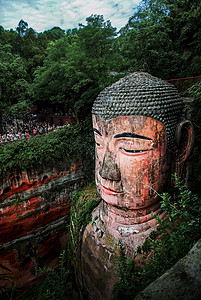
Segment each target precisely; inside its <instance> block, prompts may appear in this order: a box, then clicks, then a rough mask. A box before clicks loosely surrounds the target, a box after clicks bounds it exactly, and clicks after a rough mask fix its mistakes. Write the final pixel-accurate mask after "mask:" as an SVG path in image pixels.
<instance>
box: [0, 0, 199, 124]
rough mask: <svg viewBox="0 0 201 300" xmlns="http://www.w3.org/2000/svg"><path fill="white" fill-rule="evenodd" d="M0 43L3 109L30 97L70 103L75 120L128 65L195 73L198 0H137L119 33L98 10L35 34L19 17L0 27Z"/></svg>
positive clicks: (170, 74) (160, 72) (166, 73)
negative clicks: (68, 25) (78, 20)
mask: <svg viewBox="0 0 201 300" xmlns="http://www.w3.org/2000/svg"><path fill="white" fill-rule="evenodd" d="M0 44H1V48H0V51H1V57H0V65H1V77H0V97H1V98H0V101H1V103H0V111H1V114H2V113H3V111H4V112H5V111H6V110H7V109H8V108H9V107H10V105H13V104H17V103H18V102H20V101H29V103H30V101H31V103H32V105H34V104H35V103H40V104H41V105H43V106H47V105H51V104H54V105H60V106H62V107H66V108H68V109H69V108H70V109H71V111H72V112H73V114H74V116H75V117H76V118H77V119H78V120H79V119H80V118H85V117H86V115H87V114H88V113H89V112H90V110H91V105H92V103H93V101H94V99H95V97H96V96H97V94H98V93H99V91H100V90H102V89H103V88H104V87H106V86H107V85H109V84H111V83H112V82H114V81H116V80H118V79H119V78H120V77H121V76H124V75H125V74H128V73H130V72H135V71H147V72H149V73H151V74H152V75H154V76H158V77H161V78H163V79H166V80H167V79H170V78H179V77H188V76H192V77H193V76H197V75H200V65H201V55H200V53H201V2H200V1H199V0H182V1H180V0H142V1H141V2H140V5H139V7H138V9H137V11H136V12H135V13H134V14H133V15H132V16H131V17H130V18H129V20H128V22H127V24H126V25H125V26H124V27H123V28H122V29H121V30H120V31H119V32H117V30H116V28H114V27H113V26H112V24H111V22H110V21H109V20H107V21H105V20H104V17H103V16H102V15H91V16H89V17H87V18H86V25H83V24H79V25H78V27H77V28H72V29H71V28H69V29H67V30H63V29H61V28H60V27H53V28H52V29H50V30H46V31H44V32H40V33H37V32H36V31H35V30H34V29H33V28H30V27H29V26H28V23H27V22H26V21H24V20H20V22H19V24H18V26H17V27H16V30H13V29H11V30H5V29H4V28H3V27H2V26H0ZM18 107H24V106H23V104H22V103H21V104H20V105H18ZM15 112H16V110H15V109H13V113H14V114H15Z"/></svg>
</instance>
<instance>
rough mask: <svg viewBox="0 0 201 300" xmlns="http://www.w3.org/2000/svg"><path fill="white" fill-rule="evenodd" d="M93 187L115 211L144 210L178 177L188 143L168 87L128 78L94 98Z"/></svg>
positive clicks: (140, 76) (186, 125)
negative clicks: (174, 173) (94, 165)
mask: <svg viewBox="0 0 201 300" xmlns="http://www.w3.org/2000/svg"><path fill="white" fill-rule="evenodd" d="M92 118H93V128H94V136H95V144H96V146H95V147H96V151H95V152H96V170H95V177H96V185H97V189H98V192H99V193H100V195H101V197H102V199H103V200H104V201H105V202H107V203H108V204H109V205H112V206H114V207H117V208H120V209H132V210H138V209H141V210H142V209H147V208H148V207H151V206H153V205H155V204H156V202H158V198H157V197H156V195H158V194H160V193H161V192H163V191H164V190H166V189H167V187H168V186H170V182H171V174H172V173H173V172H175V171H177V172H178V175H179V176H181V174H182V168H183V165H184V162H185V160H186V159H187V157H188V155H189V153H190V151H191V148H192V141H193V129H192V125H191V122H190V121H187V120H185V107H184V102H183V99H182V98H181V97H180V95H179V94H178V92H177V90H176V89H175V88H174V86H173V85H171V84H169V83H167V82H165V81H163V80H161V79H159V78H156V77H153V76H151V75H150V74H148V73H142V72H136V73H132V74H130V75H128V76H126V77H124V78H122V79H120V80H119V81H117V82H116V83H114V84H112V85H111V86H110V87H107V88H106V89H104V90H103V91H102V92H101V93H100V94H99V95H98V97H97V99H96V100H95V102H94V104H93V108H92Z"/></svg>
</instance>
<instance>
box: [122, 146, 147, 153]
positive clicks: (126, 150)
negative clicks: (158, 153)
mask: <svg viewBox="0 0 201 300" xmlns="http://www.w3.org/2000/svg"><path fill="white" fill-rule="evenodd" d="M119 149H120V150H121V152H123V153H124V152H125V154H126V153H128V154H135V153H143V152H146V151H149V149H145V150H132V149H125V148H122V147H120V148H119Z"/></svg>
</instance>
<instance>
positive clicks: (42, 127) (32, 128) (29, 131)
mask: <svg viewBox="0 0 201 300" xmlns="http://www.w3.org/2000/svg"><path fill="white" fill-rule="evenodd" d="M65 126H68V124H65V125H62V126H61V125H57V124H50V123H48V122H41V121H39V120H29V121H27V122H23V121H21V120H16V119H15V120H9V121H3V131H2V132H0V143H7V142H11V141H15V140H18V139H25V138H29V137H30V136H36V135H44V134H47V133H48V132H50V131H55V130H57V129H59V128H63V127H65Z"/></svg>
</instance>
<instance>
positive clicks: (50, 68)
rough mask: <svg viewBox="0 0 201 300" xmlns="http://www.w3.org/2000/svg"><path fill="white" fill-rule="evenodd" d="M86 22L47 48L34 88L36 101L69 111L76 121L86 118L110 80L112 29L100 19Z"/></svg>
mask: <svg viewBox="0 0 201 300" xmlns="http://www.w3.org/2000/svg"><path fill="white" fill-rule="evenodd" d="M87 22H88V24H87V25H86V26H84V25H81V24H80V28H79V30H78V31H77V30H72V31H68V32H67V34H66V36H65V37H64V38H60V39H58V40H57V41H55V42H52V43H50V44H49V47H48V49H47V57H46V59H45V61H44V66H42V67H38V68H37V70H36V72H35V79H34V85H33V86H34V91H35V97H36V99H37V101H40V102H41V103H48V102H49V101H50V102H51V103H53V104H57V105H59V104H60V105H62V106H64V107H66V108H68V109H69V108H71V110H72V112H73V114H74V116H75V117H76V119H77V120H79V119H80V118H83V117H84V116H86V115H87V113H88V112H89V111H90V110H91V105H92V103H93V101H94V99H95V97H96V96H97V94H98V93H99V91H100V90H102V89H103V88H104V87H105V86H106V85H108V84H110V83H111V82H112V80H113V78H112V76H111V75H110V73H109V70H110V65H111V63H110V61H111V57H112V48H111V45H112V39H113V38H114V32H115V29H113V28H112V27H111V24H110V22H106V23H105V22H104V21H103V17H102V16H96V15H95V16H91V17H89V18H87Z"/></svg>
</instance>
